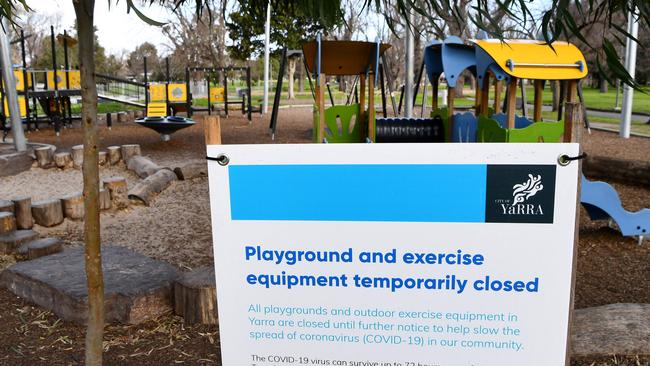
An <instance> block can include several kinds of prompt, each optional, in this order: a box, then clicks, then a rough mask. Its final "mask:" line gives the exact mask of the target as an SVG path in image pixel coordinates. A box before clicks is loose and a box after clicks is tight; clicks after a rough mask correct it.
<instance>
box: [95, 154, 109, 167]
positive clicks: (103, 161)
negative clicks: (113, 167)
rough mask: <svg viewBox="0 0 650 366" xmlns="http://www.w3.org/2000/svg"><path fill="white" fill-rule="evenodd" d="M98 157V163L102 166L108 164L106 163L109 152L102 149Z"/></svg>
mask: <svg viewBox="0 0 650 366" xmlns="http://www.w3.org/2000/svg"><path fill="white" fill-rule="evenodd" d="M97 157H98V159H99V160H98V163H99V165H101V166H104V165H106V163H107V162H108V153H107V152H106V151H100V152H99V153H97Z"/></svg>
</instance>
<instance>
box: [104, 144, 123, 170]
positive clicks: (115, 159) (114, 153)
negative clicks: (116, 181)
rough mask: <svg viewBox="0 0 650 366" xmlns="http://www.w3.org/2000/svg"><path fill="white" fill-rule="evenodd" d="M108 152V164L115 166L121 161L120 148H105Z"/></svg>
mask: <svg viewBox="0 0 650 366" xmlns="http://www.w3.org/2000/svg"><path fill="white" fill-rule="evenodd" d="M106 150H107V151H108V162H109V163H111V165H115V164H117V163H119V162H120V160H122V148H120V147H119V146H109V147H107V148H106Z"/></svg>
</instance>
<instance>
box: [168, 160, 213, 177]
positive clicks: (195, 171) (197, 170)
mask: <svg viewBox="0 0 650 366" xmlns="http://www.w3.org/2000/svg"><path fill="white" fill-rule="evenodd" d="M174 173H176V176H177V177H178V179H179V180H188V179H194V178H200V177H207V176H208V164H206V162H205V161H201V162H194V163H188V164H185V165H183V166H179V167H176V168H174Z"/></svg>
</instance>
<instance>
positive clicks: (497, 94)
mask: <svg viewBox="0 0 650 366" xmlns="http://www.w3.org/2000/svg"><path fill="white" fill-rule="evenodd" d="M499 112H501V81H500V80H496V79H495V80H494V113H499Z"/></svg>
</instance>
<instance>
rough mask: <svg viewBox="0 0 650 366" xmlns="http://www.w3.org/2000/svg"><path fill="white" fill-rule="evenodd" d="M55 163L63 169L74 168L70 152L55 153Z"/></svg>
mask: <svg viewBox="0 0 650 366" xmlns="http://www.w3.org/2000/svg"><path fill="white" fill-rule="evenodd" d="M54 164H55V165H56V166H57V168H61V169H68V168H72V166H73V164H72V155H71V154H70V153H69V152H60V153H56V154H54Z"/></svg>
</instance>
